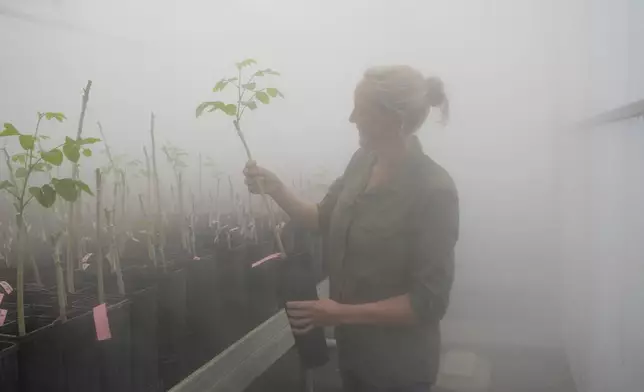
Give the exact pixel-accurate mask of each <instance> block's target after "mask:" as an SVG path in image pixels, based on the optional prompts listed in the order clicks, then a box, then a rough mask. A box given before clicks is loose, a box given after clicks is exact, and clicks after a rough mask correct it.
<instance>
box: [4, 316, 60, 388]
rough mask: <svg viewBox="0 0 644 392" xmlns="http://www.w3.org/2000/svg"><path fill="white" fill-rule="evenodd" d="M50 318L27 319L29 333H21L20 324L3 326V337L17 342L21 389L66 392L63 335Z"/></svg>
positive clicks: (34, 317) (10, 323)
mask: <svg viewBox="0 0 644 392" xmlns="http://www.w3.org/2000/svg"><path fill="white" fill-rule="evenodd" d="M53 322H54V319H53V318H49V317H36V316H30V317H26V318H25V324H26V327H27V334H26V335H25V336H22V337H19V336H18V323H17V322H16V321H10V322H8V323H6V324H5V325H3V326H2V327H0V339H2V340H4V341H10V342H12V343H17V344H18V346H19V350H18V367H19V369H20V370H19V372H20V380H19V385H20V391H22V392H42V391H48V392H49V391H51V392H67V386H66V380H65V378H66V377H65V363H64V360H63V345H64V335H63V332H62V328H61V325H60V324H54V323H53Z"/></svg>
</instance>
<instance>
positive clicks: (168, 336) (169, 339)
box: [157, 269, 190, 390]
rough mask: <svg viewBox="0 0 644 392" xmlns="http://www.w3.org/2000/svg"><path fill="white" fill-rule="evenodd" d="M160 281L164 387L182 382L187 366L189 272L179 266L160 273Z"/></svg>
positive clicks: (160, 328) (160, 356) (160, 340)
mask: <svg viewBox="0 0 644 392" xmlns="http://www.w3.org/2000/svg"><path fill="white" fill-rule="evenodd" d="M157 282H158V292H157V298H158V313H157V326H158V330H157V333H158V343H159V345H158V347H159V374H160V377H161V380H162V382H163V385H162V388H163V389H164V390H167V389H170V388H171V387H172V386H174V385H175V384H177V383H178V382H179V381H181V380H182V379H183V378H184V377H185V376H186V375H187V374H188V372H189V370H190V369H188V368H187V366H186V360H185V357H186V347H187V344H186V343H187V339H186V335H187V325H186V272H185V270H182V269H178V270H174V271H168V272H167V273H160V274H159V275H157Z"/></svg>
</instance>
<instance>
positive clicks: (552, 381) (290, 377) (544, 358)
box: [247, 346, 575, 392]
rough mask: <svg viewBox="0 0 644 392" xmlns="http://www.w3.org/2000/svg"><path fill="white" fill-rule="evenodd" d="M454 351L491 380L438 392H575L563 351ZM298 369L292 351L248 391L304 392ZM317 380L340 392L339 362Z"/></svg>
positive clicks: (317, 387)
mask: <svg viewBox="0 0 644 392" xmlns="http://www.w3.org/2000/svg"><path fill="white" fill-rule="evenodd" d="M452 350H458V351H466V352H470V353H474V354H475V356H476V358H477V361H478V362H480V363H486V364H488V365H489V367H488V368H489V370H490V372H489V378H487V379H486V381H484V382H483V384H481V383H480V382H479V381H480V379H479V380H475V381H473V380H468V377H467V376H466V375H465V374H462V375H461V380H460V382H457V383H456V385H460V387H457V388H449V387H446V386H440V385H439V386H438V387H437V388H435V391H436V392H481V391H486V392H487V391H490V392H575V388H574V385H573V382H572V379H571V377H570V374H569V372H568V367H567V364H566V360H565V357H564V355H563V353H562V352H561V351H559V350H556V349H552V348H538V347H521V346H511V347H498V346H496V347H483V346H479V347H471V346H470V347H465V346H451V347H449V346H448V347H445V353H447V352H449V351H452ZM298 369H299V365H298V358H297V353H295V352H294V351H290V352H289V353H288V354H287V355H285V356H284V357H282V359H280V360H279V361H278V362H277V363H275V365H273V367H272V368H271V369H270V370H269V371H268V372H266V373H265V374H264V375H263V376H262V377H260V378H259V379H258V380H256V381H255V382H254V383H253V385H251V387H249V388H248V389H247V391H249V392H260V391H261V392H269V391H270V392H272V391H275V392H278V391H279V392H301V391H302V390H303V389H301V388H302V379H301V378H300V374H299V370H298ZM452 374H454V372H452ZM456 375H457V376H458V374H456ZM457 378H458V377H457ZM442 379H443V380H445V377H442ZM313 380H314V391H315V392H340V391H341V383H340V377H339V373H338V369H337V360H336V359H335V358H333V359H332V361H331V362H330V363H329V364H328V365H327V366H325V367H323V368H321V369H317V370H315V371H313ZM452 380H453V379H452ZM457 381H458V380H457ZM477 383H478V384H479V385H477ZM485 384H486V385H487V387H485V388H483V386H482V385H485ZM451 385H455V384H454V383H453V382H452V383H451Z"/></svg>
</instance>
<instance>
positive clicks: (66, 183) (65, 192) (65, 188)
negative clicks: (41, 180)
mask: <svg viewBox="0 0 644 392" xmlns="http://www.w3.org/2000/svg"><path fill="white" fill-rule="evenodd" d="M51 183H52V185H53V186H54V189H55V190H56V193H58V194H59V195H60V197H62V198H63V199H65V200H67V201H71V202H73V201H76V199H78V195H79V193H80V192H79V189H78V186H77V184H76V182H75V181H74V180H73V179H71V178H63V179H58V178H54V179H52V180H51Z"/></svg>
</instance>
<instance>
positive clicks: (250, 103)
mask: <svg viewBox="0 0 644 392" xmlns="http://www.w3.org/2000/svg"><path fill="white" fill-rule="evenodd" d="M242 105H244V106H246V107H247V108H249V109H250V110H255V109H257V103H256V102H255V101H247V102H242Z"/></svg>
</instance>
